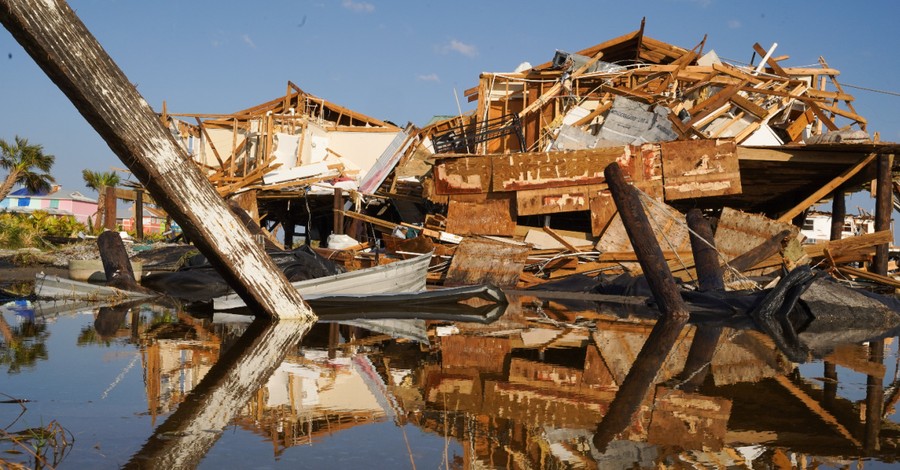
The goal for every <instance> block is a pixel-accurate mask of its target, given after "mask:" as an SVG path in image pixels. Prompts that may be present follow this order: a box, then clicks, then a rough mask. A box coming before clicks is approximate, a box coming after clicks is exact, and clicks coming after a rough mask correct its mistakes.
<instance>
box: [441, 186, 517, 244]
mask: <svg viewBox="0 0 900 470" xmlns="http://www.w3.org/2000/svg"><path fill="white" fill-rule="evenodd" d="M512 196H513V195H512V194H511V193H492V194H471V195H455V196H451V198H450V204H449V206H448V208H447V231H448V232H450V233H454V234H457V235H504V236H510V237H511V236H513V235H515V232H516V211H515V209H514V206H513V201H512Z"/></svg>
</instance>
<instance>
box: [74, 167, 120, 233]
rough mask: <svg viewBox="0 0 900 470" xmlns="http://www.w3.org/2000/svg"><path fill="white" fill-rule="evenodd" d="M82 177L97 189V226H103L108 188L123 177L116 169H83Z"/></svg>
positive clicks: (89, 185) (112, 186) (88, 184)
mask: <svg viewBox="0 0 900 470" xmlns="http://www.w3.org/2000/svg"><path fill="white" fill-rule="evenodd" d="M81 177H82V178H84V184H85V185H86V186H87V187H88V188H91V189H93V190H94V191H97V192H98V193H100V194H99V196H98V197H97V224H96V227H98V228H99V227H103V225H104V224H103V222H104V220H103V217H104V216H105V215H106V188H114V187H116V185H118V184H119V181H121V179H120V178H119V175H118V174H116V172H115V171H107V172H101V171H91V170H82V171H81Z"/></svg>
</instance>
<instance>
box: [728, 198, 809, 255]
mask: <svg viewBox="0 0 900 470" xmlns="http://www.w3.org/2000/svg"><path fill="white" fill-rule="evenodd" d="M782 230H790V231H791V234H792V236H794V237H796V235H797V234H798V233H799V232H800V228H799V227H797V226H795V225H793V224H790V223H787V222H778V221H775V220H772V219H770V218H768V217H766V216H763V215H757V214H748V213H745V212H741V211H738V210H734V209H731V208H729V207H726V208H725V209H723V210H722V215H721V216H720V217H719V223H718V224H717V226H716V236H715V240H716V248H717V249H718V250H719V252H721V253H722V254H723V255H724V256H725V258H726V259H733V258H736V257H738V256H740V255H742V254H744V253H746V252H747V251H749V250H750V249H752V248H755V247H756V246H758V245H760V244H761V243H763V242H764V241H766V240H768V239H769V238H771V237H773V236H774V235H775V234H777V233H779V232H781V231H782Z"/></svg>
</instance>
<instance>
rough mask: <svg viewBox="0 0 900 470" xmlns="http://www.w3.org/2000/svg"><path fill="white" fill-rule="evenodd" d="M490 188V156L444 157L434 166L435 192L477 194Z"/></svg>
mask: <svg viewBox="0 0 900 470" xmlns="http://www.w3.org/2000/svg"><path fill="white" fill-rule="evenodd" d="M490 188H491V159H490V158H486V157H462V158H446V159H443V160H440V161H438V163H437V164H436V165H435V167H434V190H435V193H436V194H477V193H486V192H488V191H489V190H490Z"/></svg>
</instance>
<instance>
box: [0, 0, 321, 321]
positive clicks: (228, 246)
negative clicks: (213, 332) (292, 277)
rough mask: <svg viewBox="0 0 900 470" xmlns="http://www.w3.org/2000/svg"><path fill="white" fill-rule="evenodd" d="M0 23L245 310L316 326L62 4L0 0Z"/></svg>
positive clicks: (246, 235)
mask: <svg viewBox="0 0 900 470" xmlns="http://www.w3.org/2000/svg"><path fill="white" fill-rule="evenodd" d="M0 22H2V23H3V25H4V26H5V27H6V29H7V30H9V32H10V33H12V35H13V36H14V37H15V38H16V40H17V41H18V42H19V43H20V44H21V45H22V46H23V47H24V48H25V50H26V51H27V52H28V53H29V55H31V57H32V58H33V59H34V60H35V62H37V64H38V65H39V66H40V67H41V68H42V69H43V70H44V72H45V73H46V74H47V76H48V77H49V78H50V79H51V80H52V81H53V82H54V83H55V84H56V85H57V86H58V87H59V88H60V90H62V92H63V93H65V94H66V96H67V97H68V98H69V99H70V100H71V101H72V103H73V104H74V105H75V107H76V108H77V109H78V111H79V112H80V113H81V114H82V115H83V116H84V117H85V119H86V120H87V121H88V122H89V123H90V124H91V126H93V127H94V129H95V130H96V131H97V132H98V133H99V134H100V136H101V137H103V139H104V140H105V141H106V143H107V144H108V145H109V147H110V148H111V149H112V150H113V152H114V153H115V154H116V155H117V156H118V157H119V158H120V159H121V160H122V162H123V163H125V165H126V166H128V168H129V169H130V170H131V171H132V173H133V174H134V175H135V176H136V177H137V178H138V180H140V181H141V183H142V184H143V185H144V186H145V187H146V188H147V189H148V190H149V191H150V193H151V194H152V195H153V196H154V199H155V200H156V201H157V202H159V203H160V204H161V205H162V206H163V208H164V209H165V210H166V212H168V213H169V215H171V216H172V218H173V219H175V220H176V221H177V222H178V224H179V225H180V226H181V227H182V229H183V230H184V231H185V233H186V234H187V235H188V236H189V237H190V239H191V240H193V241H194V243H195V244H196V245H197V247H198V248H199V249H200V251H201V252H202V253H203V254H204V255H206V257H207V258H208V259H209V260H210V262H211V263H213V265H214V266H215V267H216V269H217V270H219V272H220V273H221V274H222V276H223V277H224V278H225V279H226V280H227V281H228V283H229V284H230V285H231V286H232V287H233V288H234V290H235V291H236V292H238V293H239V295H241V297H243V298H244V299H245V301H246V302H247V303H248V304H249V305H251V306H253V307H256V308H255V310H257V311H259V312H261V313H264V314H267V315H270V316H273V317H280V318H301V319H312V318H314V315H313V313H312V312H311V311H310V310H309V308H307V307H306V306H305V305H304V303H303V299H302V298H301V297H300V295H299V294H298V293H297V291H296V290H294V289H293V288H291V286H290V284H289V283H288V281H287V279H286V278H285V277H284V275H283V274H282V273H281V270H279V269H277V267H276V266H275V264H274V263H273V262H272V260H271V259H270V258H269V257H268V256H266V254H265V253H263V252H262V250H260V249H259V248H258V247H257V246H256V244H255V243H254V241H253V238H252V237H251V236H250V234H249V232H248V231H247V230H246V229H245V228H244V227H243V226H242V225H241V224H240V223H239V222H238V221H237V219H236V218H235V217H234V216H233V215H231V214H230V212H229V210H228V208H227V207H226V206H225V203H224V202H223V201H222V199H221V198H220V197H219V195H218V193H217V192H216V190H215V189H213V187H212V185H211V184H210V183H209V182H208V181H207V180H206V178H205V177H204V176H203V175H202V174H201V173H200V170H199V169H198V168H197V166H196V165H194V164H193V162H191V160H190V158H189V157H188V156H187V155H186V154H185V153H184V151H183V150H182V149H181V148H180V147H179V146H178V144H177V143H176V142H175V141H174V140H173V139H172V136H171V135H170V134H169V132H168V130H166V129H165V128H164V127H163V126H162V124H161V123H160V122H159V120H158V119H157V116H156V115H155V113H154V112H153V110H152V109H151V108H150V106H149V105H148V104H147V102H146V101H145V100H144V99H143V98H142V97H141V96H140V94H139V93H138V92H137V90H136V89H135V87H134V86H133V85H132V84H131V82H130V81H129V80H128V78H127V77H126V76H125V75H124V74H123V73H122V71H121V70H120V69H119V68H118V66H117V65H116V64H115V63H114V62H113V60H112V59H111V58H110V57H109V56H108V55H107V54H106V52H105V51H104V50H103V48H102V47H101V46H100V44H99V43H98V42H97V40H96V39H95V38H94V37H93V36H92V35H91V33H90V32H89V31H88V30H87V28H86V27H85V26H84V24H83V23H82V22H81V21H80V20H79V19H78V18H77V17H76V15H75V13H74V12H73V11H72V9H71V8H70V7H69V6H68V5H67V4H66V3H65V2H62V1H52V0H49V1H39V0H2V1H0Z"/></svg>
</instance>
